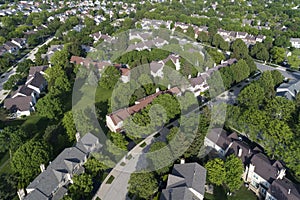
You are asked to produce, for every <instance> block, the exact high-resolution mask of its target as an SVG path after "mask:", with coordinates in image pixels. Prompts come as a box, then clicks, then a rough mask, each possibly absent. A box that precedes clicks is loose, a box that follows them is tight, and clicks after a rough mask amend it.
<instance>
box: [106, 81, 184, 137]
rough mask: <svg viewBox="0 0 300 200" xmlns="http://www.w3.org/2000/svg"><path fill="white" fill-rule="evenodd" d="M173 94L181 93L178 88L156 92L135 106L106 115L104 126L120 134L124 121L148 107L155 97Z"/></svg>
mask: <svg viewBox="0 0 300 200" xmlns="http://www.w3.org/2000/svg"><path fill="white" fill-rule="evenodd" d="M166 93H168V94H173V95H180V94H181V92H180V90H179V88H177V87H175V88H171V89H168V90H166V91H158V92H156V93H154V94H152V95H150V96H147V97H144V98H142V99H140V100H138V101H136V103H135V105H133V106H130V107H127V108H122V109H119V110H117V111H114V112H113V113H111V114H108V115H106V125H107V127H108V128H109V129H110V130H111V131H112V132H120V131H121V130H122V127H123V122H124V120H125V119H127V118H128V117H130V116H131V115H133V114H134V113H137V112H140V111H141V110H142V109H144V108H145V107H146V106H147V105H149V104H150V103H151V102H152V101H153V100H154V99H155V98H156V97H157V96H159V95H161V94H166Z"/></svg>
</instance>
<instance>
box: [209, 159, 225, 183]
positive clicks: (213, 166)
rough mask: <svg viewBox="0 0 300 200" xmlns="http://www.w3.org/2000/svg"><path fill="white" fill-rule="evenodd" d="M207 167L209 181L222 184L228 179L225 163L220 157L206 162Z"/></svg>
mask: <svg viewBox="0 0 300 200" xmlns="http://www.w3.org/2000/svg"><path fill="white" fill-rule="evenodd" d="M205 168H206V170H207V178H208V180H209V182H211V183H213V184H216V185H222V184H223V182H224V181H225V180H226V169H225V163H224V161H223V160H222V159H220V158H215V159H213V160H210V161H208V162H207V163H206V165H205Z"/></svg>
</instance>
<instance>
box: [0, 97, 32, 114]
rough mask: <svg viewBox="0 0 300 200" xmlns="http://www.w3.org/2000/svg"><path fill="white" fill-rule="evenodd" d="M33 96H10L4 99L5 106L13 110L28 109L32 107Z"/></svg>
mask: <svg viewBox="0 0 300 200" xmlns="http://www.w3.org/2000/svg"><path fill="white" fill-rule="evenodd" d="M31 102H32V97H31V96H27V97H16V98H8V99H5V100H4V107H5V108H6V109H8V110H10V111H11V112H16V111H18V110H20V111H27V110H30V108H31Z"/></svg>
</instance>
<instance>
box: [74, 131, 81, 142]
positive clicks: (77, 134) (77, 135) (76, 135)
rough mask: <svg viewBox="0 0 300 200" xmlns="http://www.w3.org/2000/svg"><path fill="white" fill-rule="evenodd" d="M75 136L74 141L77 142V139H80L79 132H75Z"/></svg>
mask: <svg viewBox="0 0 300 200" xmlns="http://www.w3.org/2000/svg"><path fill="white" fill-rule="evenodd" d="M75 137H76V141H77V142H79V140H80V133H79V132H77V133H76V134H75Z"/></svg>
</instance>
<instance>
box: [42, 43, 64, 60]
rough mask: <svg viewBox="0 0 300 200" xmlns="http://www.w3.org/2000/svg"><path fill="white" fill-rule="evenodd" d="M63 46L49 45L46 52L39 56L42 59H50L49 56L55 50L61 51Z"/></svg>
mask: <svg viewBox="0 0 300 200" xmlns="http://www.w3.org/2000/svg"><path fill="white" fill-rule="evenodd" d="M63 48H64V45H51V46H50V47H49V48H48V51H47V53H46V54H42V55H41V57H42V58H43V59H47V60H48V61H50V60H51V57H52V56H53V54H54V53H55V52H56V51H61V50H62V49H63Z"/></svg>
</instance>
